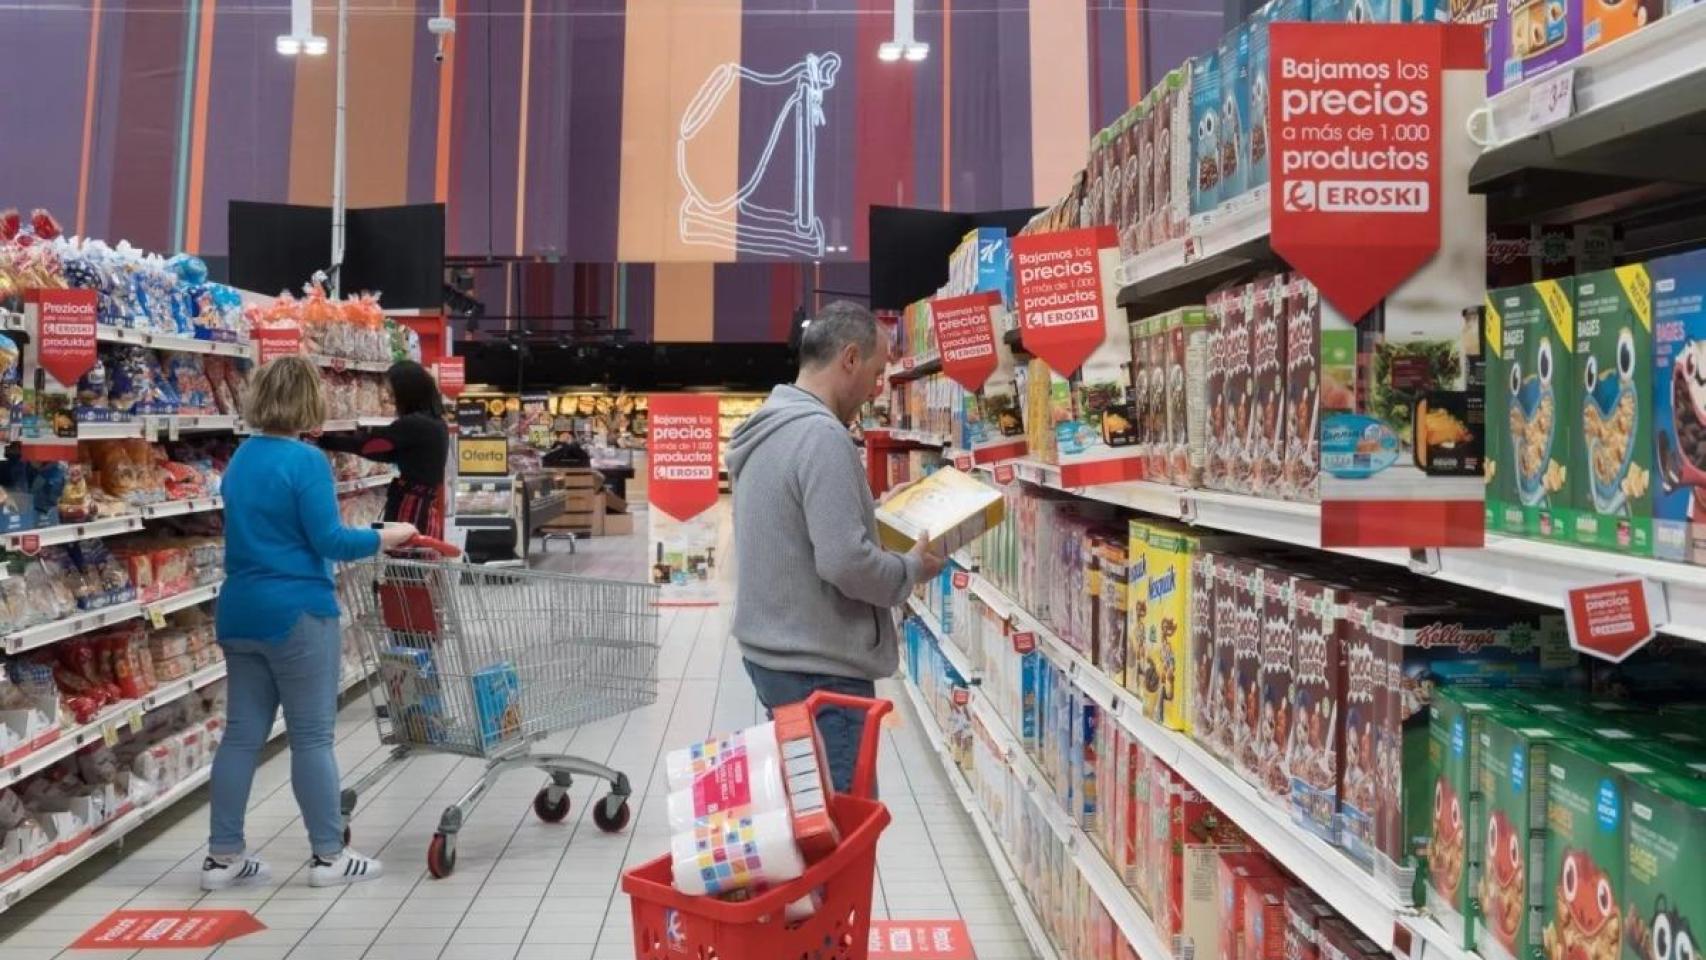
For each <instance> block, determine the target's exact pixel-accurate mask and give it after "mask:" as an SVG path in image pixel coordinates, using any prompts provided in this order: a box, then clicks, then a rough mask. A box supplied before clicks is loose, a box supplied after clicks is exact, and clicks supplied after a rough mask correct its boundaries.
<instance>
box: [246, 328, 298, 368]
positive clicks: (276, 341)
mask: <svg viewBox="0 0 1706 960" xmlns="http://www.w3.org/2000/svg"><path fill="white" fill-rule="evenodd" d="M254 337H255V344H256V345H257V346H259V347H260V357H259V360H260V363H261V365H262V366H265V365H266V364H268V363H271V362H272V361H273V360H275V359H277V358H279V357H285V356H289V355H290V354H293V353H301V352H302V328H301V327H256V328H255V330H254Z"/></svg>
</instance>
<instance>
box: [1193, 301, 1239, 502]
mask: <svg viewBox="0 0 1706 960" xmlns="http://www.w3.org/2000/svg"><path fill="white" fill-rule="evenodd" d="M1237 296H1238V293H1237V291H1236V290H1235V289H1225V290H1216V291H1215V292H1213V293H1211V294H1209V295H1208V308H1207V316H1208V336H1207V339H1206V341H1205V342H1206V345H1207V348H1208V358H1207V362H1206V364H1205V370H1204V375H1203V405H1204V408H1205V411H1206V414H1207V417H1206V419H1207V423H1206V424H1205V430H1204V446H1205V450H1204V453H1205V458H1204V465H1203V474H1202V485H1203V486H1204V487H1206V488H1207V489H1210V490H1225V489H1228V486H1227V484H1228V478H1229V475H1230V474H1231V462H1230V459H1229V458H1230V456H1231V450H1230V449H1229V447H1228V446H1227V444H1228V441H1229V440H1230V439H1231V437H1230V432H1231V424H1232V417H1231V414H1230V412H1229V409H1230V407H1231V403H1230V402H1229V401H1230V397H1229V395H1228V393H1227V374H1228V372H1229V370H1230V364H1231V356H1232V354H1231V349H1230V341H1229V334H1230V326H1229V324H1228V323H1227V314H1228V313H1229V312H1232V311H1231V307H1232V302H1233V300H1235V299H1236V298H1237Z"/></svg>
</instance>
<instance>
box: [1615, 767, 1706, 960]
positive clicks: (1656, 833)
mask: <svg viewBox="0 0 1706 960" xmlns="http://www.w3.org/2000/svg"><path fill="white" fill-rule="evenodd" d="M1628 784H1629V792H1628V795H1627V816H1626V818H1625V821H1626V823H1627V829H1626V832H1625V846H1624V868H1623V869H1624V878H1623V898H1622V900H1623V905H1624V911H1625V913H1624V918H1623V925H1624V928H1625V929H1624V935H1623V953H1622V960H1694V957H1695V954H1696V951H1697V950H1698V947H1697V946H1696V943H1695V940H1694V937H1695V936H1696V934H1695V933H1694V930H1693V926H1692V925H1693V924H1696V923H1699V924H1701V929H1702V930H1706V861H1703V860H1702V857H1701V852H1702V851H1706V782H1703V781H1700V780H1696V779H1691V778H1687V777H1677V776H1672V775H1667V774H1662V773H1661V774H1650V775H1647V776H1631V777H1630V778H1629V781H1628Z"/></svg>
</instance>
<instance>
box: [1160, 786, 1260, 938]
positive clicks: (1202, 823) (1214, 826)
mask: <svg viewBox="0 0 1706 960" xmlns="http://www.w3.org/2000/svg"><path fill="white" fill-rule="evenodd" d="M1149 795H1150V803H1149V815H1150V841H1149V845H1148V846H1147V847H1145V848H1144V850H1145V853H1144V857H1145V860H1146V864H1147V869H1146V870H1145V871H1144V874H1145V876H1146V877H1147V879H1145V880H1144V881H1143V886H1144V887H1145V888H1147V889H1146V890H1145V892H1144V894H1143V896H1144V897H1145V898H1146V902H1147V903H1148V904H1149V905H1150V916H1152V917H1154V918H1155V919H1156V926H1157V927H1158V928H1160V932H1161V935H1162V936H1163V937H1164V938H1167V939H1169V940H1171V941H1173V942H1174V943H1178V942H1180V940H1181V939H1183V938H1190V939H1192V940H1195V939H1196V938H1197V937H1199V936H1201V935H1204V933H1205V932H1207V931H1208V930H1212V931H1218V926H1216V924H1215V921H1216V919H1217V914H1216V913H1215V908H1216V907H1217V906H1218V903H1217V902H1216V901H1215V898H1214V889H1215V886H1214V879H1215V872H1214V871H1215V869H1216V867H1217V866H1218V857H1219V854H1220V853H1223V852H1230V851H1241V850H1245V849H1248V846H1249V841H1248V840H1247V839H1246V838H1245V836H1244V834H1243V831H1241V830H1239V829H1238V827H1237V826H1235V825H1234V824H1233V823H1232V821H1230V820H1227V819H1226V818H1225V817H1223V816H1222V815H1221V814H1220V811H1218V810H1216V809H1215V807H1214V804H1212V803H1209V802H1208V801H1207V800H1204V799H1203V798H1202V795H1201V794H1199V793H1197V792H1196V790H1194V789H1192V788H1191V786H1190V785H1189V784H1187V783H1185V782H1184V780H1182V779H1180V777H1179V775H1178V774H1176V773H1174V772H1173V770H1172V768H1171V767H1168V766H1167V765H1166V764H1165V763H1163V762H1162V761H1161V760H1160V759H1159V758H1153V757H1152V758H1151V762H1150V775H1149ZM1197 853H1200V854H1202V855H1203V859H1204V860H1206V861H1207V867H1206V869H1207V874H1206V878H1205V877H1204V875H1203V873H1201V872H1200V871H1201V869H1202V864H1201V863H1200V862H1199V863H1198V864H1197V865H1196V866H1192V857H1193V854H1197ZM1187 878H1189V879H1190V880H1191V883H1190V885H1189V886H1187V884H1186V880H1187ZM1198 884H1205V885H1206V887H1207V891H1206V893H1207V902H1200V901H1199V902H1197V903H1196V905H1195V909H1198V910H1202V911H1204V912H1206V914H1207V916H1206V920H1207V927H1205V926H1204V925H1203V923H1202V922H1201V921H1202V920H1203V919H1204V918H1201V917H1198V918H1194V919H1193V918H1191V917H1189V916H1188V913H1189V911H1190V910H1191V909H1192V907H1191V898H1192V897H1196V896H1198V895H1199V894H1201V893H1202V892H1203V891H1200V890H1193V889H1191V887H1194V886H1197V885H1198ZM1192 931H1195V932H1194V933H1193V932H1192ZM1173 955H1174V956H1180V955H1181V954H1180V953H1179V952H1178V950H1177V949H1175V950H1174V952H1173Z"/></svg>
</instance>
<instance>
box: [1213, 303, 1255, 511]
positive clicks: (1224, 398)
mask: <svg viewBox="0 0 1706 960" xmlns="http://www.w3.org/2000/svg"><path fill="white" fill-rule="evenodd" d="M1254 292H1255V287H1254V285H1247V286H1243V287H1238V288H1236V289H1234V290H1233V291H1231V292H1230V294H1229V295H1228V296H1227V297H1226V298H1225V300H1224V301H1223V304H1222V310H1223V312H1222V315H1221V318H1220V323H1221V330H1222V339H1223V343H1224V349H1225V352H1226V360H1225V364H1226V368H1225V369H1226V380H1225V384H1224V386H1223V387H1222V389H1221V402H1222V403H1223V404H1225V406H1226V411H1225V413H1224V414H1223V416H1225V418H1226V424H1225V429H1224V434H1223V437H1222V441H1221V458H1222V460H1223V461H1224V467H1225V470H1226V476H1225V477H1224V478H1223V482H1222V489H1226V490H1231V491H1233V492H1235V493H1249V492H1250V490H1251V482H1250V469H1251V460H1250V448H1249V445H1248V442H1249V438H1250V434H1251V424H1252V423H1253V421H1254V419H1255V418H1254V416H1253V409H1252V403H1253V396H1252V394H1253V392H1254V386H1255V378H1254V376H1253V370H1252V368H1251V366H1250V360H1251V351H1250V344H1251V339H1252V338H1251V335H1250V334H1251V313H1252V309H1253V306H1254V300H1255V298H1254V296H1253V294H1254ZM1211 402H1213V401H1211Z"/></svg>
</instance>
